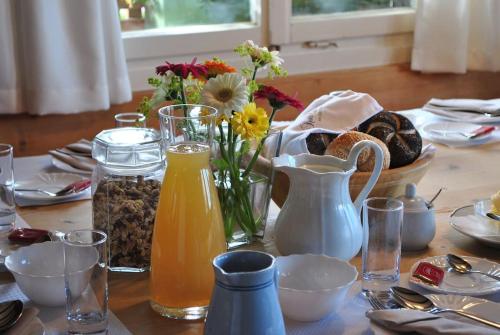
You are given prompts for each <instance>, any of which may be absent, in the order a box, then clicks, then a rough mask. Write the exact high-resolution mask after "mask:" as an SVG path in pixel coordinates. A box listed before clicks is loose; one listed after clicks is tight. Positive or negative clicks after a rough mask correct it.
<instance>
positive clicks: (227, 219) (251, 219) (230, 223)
mask: <svg viewBox="0 0 500 335" xmlns="http://www.w3.org/2000/svg"><path fill="white" fill-rule="evenodd" d="M241 172H243V170H240V176H241ZM215 183H216V186H217V190H218V193H219V201H220V204H221V210H222V216H223V220H224V228H225V233H226V243H227V248H228V250H233V249H236V248H239V247H242V246H245V245H249V244H251V243H253V242H254V241H255V239H256V238H262V237H263V235H264V234H263V232H264V228H265V223H266V219H267V213H268V209H269V201H270V196H271V185H270V183H269V178H268V177H267V176H265V175H263V174H259V173H256V172H251V173H250V174H249V175H248V177H247V178H241V177H240V178H239V180H238V181H237V182H236V183H234V182H231V178H229V177H228V176H226V178H221V176H220V175H217V178H216V181H215ZM233 184H238V185H233ZM233 186H235V187H233ZM235 189H239V190H243V192H235ZM250 209H251V215H250V214H249V213H248V210H250Z"/></svg>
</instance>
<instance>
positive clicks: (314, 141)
mask: <svg viewBox="0 0 500 335" xmlns="http://www.w3.org/2000/svg"><path fill="white" fill-rule="evenodd" d="M336 136H337V135H335V134H327V133H312V134H309V136H307V138H306V144H307V150H308V151H309V153H311V154H315V155H324V154H325V150H326V147H328V144H330V143H332V141H333V139H334V138H335V137H336Z"/></svg>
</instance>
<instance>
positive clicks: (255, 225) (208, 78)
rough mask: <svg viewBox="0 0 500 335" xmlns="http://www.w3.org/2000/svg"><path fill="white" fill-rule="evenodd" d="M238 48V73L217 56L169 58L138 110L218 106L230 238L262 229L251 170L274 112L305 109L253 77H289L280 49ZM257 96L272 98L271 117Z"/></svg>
mask: <svg viewBox="0 0 500 335" xmlns="http://www.w3.org/2000/svg"><path fill="white" fill-rule="evenodd" d="M234 51H235V52H236V53H237V54H238V55H240V56H241V57H243V58H244V59H245V64H246V66H244V67H243V68H242V69H241V70H240V71H239V72H238V71H237V69H236V68H234V67H232V66H229V65H228V64H227V63H226V62H224V61H223V60H221V59H219V58H214V59H211V60H207V61H205V62H203V63H197V62H196V59H194V60H193V61H192V62H191V63H184V64H172V63H169V62H166V63H165V64H162V65H160V66H158V67H156V74H157V76H156V77H154V78H149V79H148V82H149V84H150V85H151V86H153V87H154V89H155V91H154V93H153V95H152V97H151V98H149V97H145V98H144V99H143V101H142V102H141V104H140V105H139V108H138V111H139V112H140V113H143V114H145V115H147V114H148V113H149V112H150V111H151V110H154V109H156V108H157V107H159V106H160V105H161V104H163V103H164V102H165V101H168V102H171V103H174V104H203V105H208V106H211V107H214V108H216V109H217V110H218V116H217V127H218V135H217V137H216V140H217V142H218V154H217V156H216V158H215V159H214V160H213V161H212V164H213V166H214V167H215V171H214V176H215V181H216V186H217V188H218V193H219V199H220V203H221V210H222V215H223V219H224V228H225V234H226V240H227V241H228V242H230V241H231V239H232V238H233V233H234V231H235V230H236V229H238V228H239V229H241V231H242V232H243V233H244V235H245V236H246V237H247V238H251V237H252V236H253V235H254V234H256V233H257V232H258V231H259V230H260V229H261V226H262V223H263V222H262V221H263V220H262V218H261V217H256V215H255V213H254V209H253V205H252V199H251V198H250V195H251V188H252V184H253V183H254V182H255V181H254V179H255V178H253V176H252V169H253V167H254V165H255V163H256V161H257V158H258V156H259V154H260V152H261V151H262V149H263V146H264V141H265V140H266V138H267V137H268V136H269V133H270V126H271V122H272V121H273V119H274V117H275V115H276V112H277V111H278V110H280V109H282V108H284V107H285V106H292V107H294V108H297V109H302V108H303V106H302V104H301V103H300V102H299V101H298V100H296V99H295V98H293V97H290V96H288V95H286V94H284V93H282V92H281V91H279V90H278V89H276V88H274V87H271V86H265V85H260V84H258V83H257V82H256V80H255V78H256V75H257V72H259V71H261V70H263V71H267V74H268V78H273V77H279V76H285V75H286V71H285V70H284V69H283V67H282V63H283V59H281V58H280V57H279V53H278V51H269V50H268V49H267V48H266V47H259V46H258V45H256V44H254V43H253V42H252V41H246V42H244V43H242V44H241V45H239V46H237V47H236V48H235V49H234ZM255 99H266V100H267V101H268V103H269V105H270V106H271V108H272V111H271V113H270V115H268V113H267V112H266V110H265V109H264V108H261V107H258V106H257V105H256V103H255ZM244 162H246V164H244ZM266 187H267V194H268V195H267V199H266V201H269V185H267V184H266Z"/></svg>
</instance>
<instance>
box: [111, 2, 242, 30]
mask: <svg viewBox="0 0 500 335" xmlns="http://www.w3.org/2000/svg"><path fill="white" fill-rule="evenodd" d="M250 1H251V0H118V4H119V7H120V21H121V24H122V30H136V29H155V28H165V27H176V26H186V25H205V24H222V23H239V22H250V21H251V16H250Z"/></svg>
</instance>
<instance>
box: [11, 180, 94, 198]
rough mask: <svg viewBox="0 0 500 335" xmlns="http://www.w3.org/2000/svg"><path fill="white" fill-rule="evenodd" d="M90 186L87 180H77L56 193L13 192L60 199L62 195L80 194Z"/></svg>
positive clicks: (24, 190)
mask: <svg viewBox="0 0 500 335" xmlns="http://www.w3.org/2000/svg"><path fill="white" fill-rule="evenodd" d="M90 184H91V181H90V180H89V179H84V180H79V181H77V182H74V183H71V184H69V185H68V186H65V187H64V188H62V189H61V190H59V191H57V192H50V191H46V190H42V189H39V188H17V187H16V188H15V191H17V192H38V193H43V194H46V195H48V196H51V197H61V196H63V195H68V194H72V193H78V192H81V191H83V190H85V189H87V188H88V187H89V186H90Z"/></svg>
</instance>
